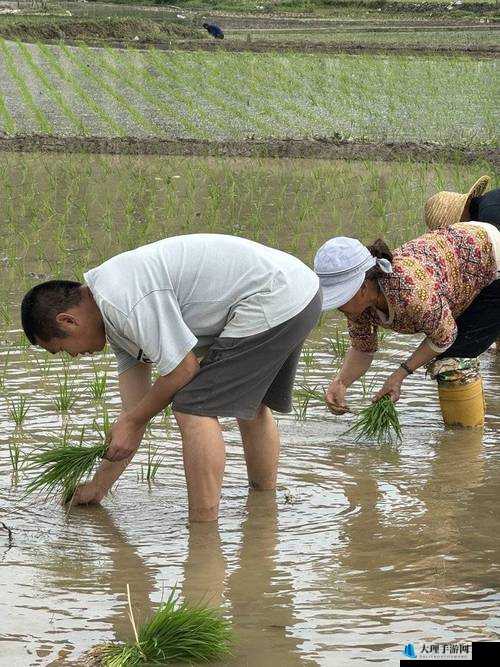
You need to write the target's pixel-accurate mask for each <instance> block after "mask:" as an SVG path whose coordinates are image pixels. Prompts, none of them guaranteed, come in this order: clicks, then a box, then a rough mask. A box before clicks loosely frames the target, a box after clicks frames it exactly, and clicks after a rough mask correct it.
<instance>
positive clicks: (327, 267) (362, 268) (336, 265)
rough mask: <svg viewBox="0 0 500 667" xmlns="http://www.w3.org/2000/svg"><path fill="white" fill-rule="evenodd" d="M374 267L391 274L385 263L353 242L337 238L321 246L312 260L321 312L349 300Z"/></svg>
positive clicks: (384, 260)
mask: <svg viewBox="0 0 500 667" xmlns="http://www.w3.org/2000/svg"><path fill="white" fill-rule="evenodd" d="M374 266H378V267H379V268H380V269H381V270H382V271H383V272H384V273H392V265H391V263H390V262H389V260H387V259H377V258H376V257H373V255H372V254H371V253H370V251H369V250H368V248H367V247H366V246H364V245H363V244H362V243H361V241H358V240H357V239H350V238H348V237H346V236H337V237H335V238H333V239H330V240H329V241H327V242H326V243H324V244H323V245H322V246H321V248H320V249H319V250H318V252H317V253H316V257H315V258H314V271H315V272H316V274H317V276H318V277H319V283H320V285H321V290H322V292H323V310H331V309H333V308H339V307H340V306H343V305H345V304H346V303H347V302H348V301H350V300H351V299H352V297H353V296H354V295H355V294H356V292H357V291H358V290H359V288H360V287H361V285H362V284H363V282H364V280H365V274H366V272H367V271H368V270H369V269H371V268H373V267H374Z"/></svg>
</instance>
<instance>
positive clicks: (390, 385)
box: [372, 368, 407, 403]
mask: <svg viewBox="0 0 500 667" xmlns="http://www.w3.org/2000/svg"><path fill="white" fill-rule="evenodd" d="M406 375H407V373H406V371H405V370H404V369H402V368H399V369H398V370H397V371H395V372H394V373H392V375H389V377H388V378H387V380H386V381H385V382H384V384H383V386H382V389H380V391H378V392H377V393H376V394H375V396H374V397H373V398H372V403H376V402H377V401H379V400H380V399H381V398H382V396H389V397H390V398H391V400H392V401H393V402H394V403H396V401H399V397H400V396H401V385H402V384H403V380H404V379H405V377H406Z"/></svg>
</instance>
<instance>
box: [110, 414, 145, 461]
mask: <svg viewBox="0 0 500 667" xmlns="http://www.w3.org/2000/svg"><path fill="white" fill-rule="evenodd" d="M145 430H146V424H138V423H136V422H134V421H133V420H132V419H131V418H130V417H129V415H128V414H127V413H126V412H124V413H123V414H121V415H120V416H119V417H118V419H117V420H116V421H115V423H114V424H113V426H112V427H111V431H110V432H109V434H108V442H109V447H108V451H107V452H106V456H105V457H104V458H105V459H107V460H108V461H123V459H126V458H128V457H129V456H131V455H132V454H134V453H135V451H136V450H137V448H138V447H139V445H140V444H141V440H142V436H143V435H144V431H145Z"/></svg>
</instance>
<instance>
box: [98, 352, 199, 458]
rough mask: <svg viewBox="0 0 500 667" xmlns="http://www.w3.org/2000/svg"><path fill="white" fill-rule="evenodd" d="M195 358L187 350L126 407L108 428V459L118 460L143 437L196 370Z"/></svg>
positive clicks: (126, 455) (137, 444)
mask: <svg viewBox="0 0 500 667" xmlns="http://www.w3.org/2000/svg"><path fill="white" fill-rule="evenodd" d="M199 368H200V366H199V364H198V360H197V359H196V357H195V355H194V354H193V353H192V352H189V353H188V354H187V355H186V356H185V357H184V359H183V360H182V361H181V363H180V364H178V366H176V368H174V370H173V371H172V372H171V373H168V375H162V376H161V377H159V378H158V379H157V380H156V382H155V383H154V384H153V385H152V386H151V388H150V389H149V390H148V391H147V392H146V394H144V396H143V397H142V399H141V400H140V401H139V402H138V403H137V404H136V405H135V406H134V407H133V408H132V409H130V410H126V411H125V412H124V413H123V414H122V415H121V416H120V418H119V419H118V420H117V421H116V422H115V424H114V425H113V428H112V429H111V444H110V446H109V448H108V451H107V453H106V458H107V459H108V460H110V461H121V460H123V459H126V458H127V457H129V456H130V454H132V453H133V452H134V451H135V450H136V449H137V447H138V446H139V443H140V441H141V439H142V436H143V434H144V430H145V429H146V426H147V424H148V422H149V420H150V419H152V418H153V417H154V416H155V415H157V414H158V413H160V412H161V411H162V410H163V409H164V408H166V407H167V405H169V404H170V403H171V401H172V399H173V397H174V396H175V394H176V393H177V392H178V391H179V389H182V387H184V386H185V385H186V384H187V383H188V382H190V381H191V380H192V379H193V378H194V376H195V375H196V374H197V373H198V371H199Z"/></svg>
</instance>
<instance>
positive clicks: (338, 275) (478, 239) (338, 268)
mask: <svg viewBox="0 0 500 667" xmlns="http://www.w3.org/2000/svg"><path fill="white" fill-rule="evenodd" d="M499 262H500V231H499V230H498V229H497V228H496V227H495V226H493V225H491V224H487V223H476V222H467V223H465V222H464V223H458V224H455V225H452V226H450V227H447V228H445V229H439V230H436V231H433V232H430V233H428V234H424V235H423V236H420V237H418V238H417V239H415V240H413V241H410V242H408V243H405V244H404V245H402V246H401V247H400V248H398V249H397V250H396V251H394V253H393V254H392V253H391V252H390V250H389V249H388V247H387V246H386V245H385V243H384V242H383V241H381V240H380V239H379V240H378V241H376V242H375V244H374V245H373V246H371V247H369V248H366V247H365V246H363V245H362V244H361V243H360V242H359V241H357V240H356V239H349V238H345V237H337V238H334V239H330V240H329V241H327V242H326V243H325V244H324V245H323V246H322V247H321V248H320V249H319V250H318V252H317V254H316V258H315V263H314V268H315V271H316V273H317V274H318V276H319V278H320V283H321V285H322V288H323V309H324V310H328V309H332V308H338V309H339V310H340V311H341V312H343V313H344V314H345V315H346V316H347V318H348V327H349V335H350V338H351V348H350V349H349V351H348V352H347V355H346V358H345V360H344V364H343V366H342V368H341V370H340V372H339V374H338V375H337V377H336V378H334V379H333V381H332V383H331V384H330V386H329V388H328V390H327V402H328V404H329V407H330V408H331V409H332V411H334V412H337V413H343V412H346V411H347V410H348V407H347V405H346V402H345V394H346V390H347V388H348V387H349V386H350V385H351V384H352V383H353V382H354V381H355V380H357V379H358V378H359V377H361V376H362V375H363V374H364V373H365V372H366V371H367V370H368V368H369V367H370V364H371V362H372V359H373V355H374V353H375V352H376V350H377V330H378V327H384V328H386V329H391V330H392V331H396V332H398V333H402V334H417V333H422V334H424V335H425V338H424V340H423V341H422V343H421V344H420V345H419V346H418V348H417V349H416V350H415V351H414V352H413V354H412V355H411V356H410V357H409V358H408V359H407V360H406V361H405V362H403V363H402V364H401V366H400V367H399V368H398V369H397V370H396V371H395V372H393V373H392V374H391V375H390V376H389V378H388V379H387V380H386V382H385V383H384V385H383V387H382V389H381V390H380V391H379V392H378V394H377V395H376V396H375V399H374V400H376V399H378V398H380V397H381V396H383V395H384V394H389V395H390V396H391V398H392V399H393V400H395V401H396V400H398V398H399V395H400V391H401V384H402V382H403V380H404V379H405V378H406V377H407V376H408V375H409V374H411V373H413V372H414V371H415V370H416V369H417V368H420V367H421V366H423V365H425V364H428V363H429V362H430V361H432V360H433V359H435V358H436V357H448V356H451V357H477V356H478V354H480V353H481V352H483V351H484V350H486V349H487V348H488V347H489V346H490V345H491V343H492V342H493V341H494V340H495V339H496V338H497V336H498V335H499V333H500V280H498V274H499V271H500V264H499ZM479 295H481V299H482V300H485V296H486V297H487V298H486V301H487V304H488V308H496V309H497V312H498V317H497V318H496V319H495V321H494V323H493V325H492V324H491V318H489V321H488V324H487V325H486V326H485V327H482V326H481V322H480V321H476V322H474V325H473V328H472V327H471V323H470V322H469V321H467V318H464V320H465V322H466V325H464V326H461V319H460V316H461V315H462V313H464V311H466V309H467V308H468V307H469V306H470V305H471V304H472V303H473V302H474V301H475V300H476V299H477V298H478V297H479Z"/></svg>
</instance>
